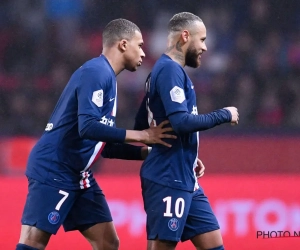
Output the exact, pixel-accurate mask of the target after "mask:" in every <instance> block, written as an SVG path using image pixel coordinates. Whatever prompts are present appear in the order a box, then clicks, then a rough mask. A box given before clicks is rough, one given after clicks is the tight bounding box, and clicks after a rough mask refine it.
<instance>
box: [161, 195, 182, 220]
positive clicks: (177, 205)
mask: <svg viewBox="0 0 300 250" xmlns="http://www.w3.org/2000/svg"><path fill="white" fill-rule="evenodd" d="M163 201H164V202H166V212H165V213H164V216H165V217H172V216H173V213H171V204H172V197H171V196H167V197H165V198H163ZM184 205H185V203H184V199H183V198H178V199H177V200H176V202H175V215H176V217H177V218H181V217H182V215H183V212H184Z"/></svg>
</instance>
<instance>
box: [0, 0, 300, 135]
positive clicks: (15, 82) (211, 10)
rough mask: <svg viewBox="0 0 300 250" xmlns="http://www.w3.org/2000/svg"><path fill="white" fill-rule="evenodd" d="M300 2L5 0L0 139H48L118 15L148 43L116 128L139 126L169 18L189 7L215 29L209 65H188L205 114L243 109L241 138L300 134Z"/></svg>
mask: <svg viewBox="0 0 300 250" xmlns="http://www.w3.org/2000/svg"><path fill="white" fill-rule="evenodd" d="M299 2H300V1H292V0H291V1H279V0H272V1H271V0H269V1H267V0H244V1H240V0H228V1H215V0H206V1H205V0H202V1H197V0H189V1H185V2H184V1H177V0H164V1H159V0H143V1H139V0H128V1H114V0H109V1H104V0H98V1H96V0H1V1H0V121H1V122H0V135H2V136H3V135H33V136H39V135H41V133H42V132H43V131H44V128H45V126H46V124H47V120H48V119H49V116H50V115H51V112H52V110H53V108H54V106H55V103H56V102H57V100H58V98H59V96H60V94H61V91H62V90H63V88H64V86H65V85H66V84H67V82H68V80H69V77H70V75H71V74H72V73H73V72H74V71H75V70H76V69H77V68H78V67H80V65H81V64H82V63H84V62H85V61H86V60H89V59H90V58H92V57H96V56H99V55H100V53H101V50H102V46H101V44H102V38H101V31H102V30H103V28H104V27H105V25H106V24H107V23H108V22H109V21H110V20H112V19H114V18H119V17H122V18H126V19H129V20H131V21H133V22H135V23H136V24H137V25H138V26H139V27H140V28H141V30H142V33H143V38H144V42H145V45H144V50H145V53H146V58H145V60H144V62H143V65H142V66H141V67H140V68H139V69H138V71H137V72H135V73H130V72H125V71H124V72H122V73H121V74H120V75H119V76H118V78H117V79H118V112H117V126H119V127H123V128H132V127H133V122H134V117H135V113H136V111H137V109H138V106H139V103H140V101H141V98H142V97H143V92H144V82H145V79H146V77H147V75H148V74H149V72H150V71H151V67H152V66H153V64H154V62H155V60H156V59H157V58H158V57H159V56H160V55H161V54H162V53H163V52H164V50H165V48H166V37H167V33H166V28H167V23H168V20H169V19H170V18H171V17H172V16H173V15H174V14H175V13H178V12H181V11H190V12H193V13H194V14H197V15H199V16H200V17H201V18H202V20H203V21H204V23H205V25H206V27H207V46H208V51H207V52H206V53H205V54H204V55H203V56H202V66H201V68H200V69H190V68H186V70H187V72H188V74H189V76H190V77H191V79H192V81H193V82H194V85H195V90H196V92H197V101H198V112H199V113H207V112H210V111H212V110H214V109H217V108H222V107H225V106H236V107H238V109H239V112H240V124H239V126H238V129H239V130H240V131H241V132H247V131H260V130H262V131H266V130H274V129H275V130H276V131H296V132H299V131H300V15H299V13H300V3H299ZM226 128H227V127H226V126H224V128H221V127H220V128H218V129H219V130H220V129H221V131H223V130H226ZM222 129H223V130H222Z"/></svg>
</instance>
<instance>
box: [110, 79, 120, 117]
mask: <svg viewBox="0 0 300 250" xmlns="http://www.w3.org/2000/svg"><path fill="white" fill-rule="evenodd" d="M117 92H118V91H117V82H116V96H115V101H114V107H113V110H112V112H111V115H112V116H114V117H116V114H117Z"/></svg>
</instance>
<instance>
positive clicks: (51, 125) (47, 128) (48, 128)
mask: <svg viewBox="0 0 300 250" xmlns="http://www.w3.org/2000/svg"><path fill="white" fill-rule="evenodd" d="M51 129H53V123H47V125H46V128H45V131H50V130H51Z"/></svg>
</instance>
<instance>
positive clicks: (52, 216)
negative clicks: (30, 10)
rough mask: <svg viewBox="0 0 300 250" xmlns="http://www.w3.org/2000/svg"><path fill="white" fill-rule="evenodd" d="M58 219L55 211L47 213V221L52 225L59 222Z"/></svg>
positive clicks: (58, 216)
mask: <svg viewBox="0 0 300 250" xmlns="http://www.w3.org/2000/svg"><path fill="white" fill-rule="evenodd" d="M59 219H60V215H59V213H58V212H56V211H53V212H51V213H50V214H49V215H48V221H49V222H50V223H51V224H53V225H55V224H57V223H58V222H59Z"/></svg>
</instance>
